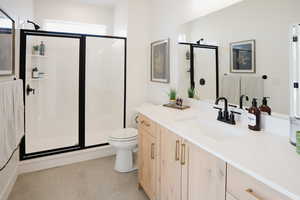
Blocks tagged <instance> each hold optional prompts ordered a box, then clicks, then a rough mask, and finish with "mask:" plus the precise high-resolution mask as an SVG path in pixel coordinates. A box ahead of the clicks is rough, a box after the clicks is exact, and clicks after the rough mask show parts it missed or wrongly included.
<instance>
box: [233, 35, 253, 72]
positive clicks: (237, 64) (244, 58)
mask: <svg viewBox="0 0 300 200" xmlns="http://www.w3.org/2000/svg"><path fill="white" fill-rule="evenodd" d="M230 72H232V73H255V40H248V41H241V42H233V43H231V44H230Z"/></svg>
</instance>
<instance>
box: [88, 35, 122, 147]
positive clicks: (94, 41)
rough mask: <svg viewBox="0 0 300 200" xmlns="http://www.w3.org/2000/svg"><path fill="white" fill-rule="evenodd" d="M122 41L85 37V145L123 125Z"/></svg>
mask: <svg viewBox="0 0 300 200" xmlns="http://www.w3.org/2000/svg"><path fill="white" fill-rule="evenodd" d="M125 56H126V53H125V40H124V38H106V37H86V78H85V88H86V90H85V93H86V95H85V146H94V145H99V144H104V143H107V142H108V137H109V136H110V135H111V132H112V131H114V130H116V129H121V128H123V127H124V126H125V123H124V121H125V114H124V113H125V64H126V61H125Z"/></svg>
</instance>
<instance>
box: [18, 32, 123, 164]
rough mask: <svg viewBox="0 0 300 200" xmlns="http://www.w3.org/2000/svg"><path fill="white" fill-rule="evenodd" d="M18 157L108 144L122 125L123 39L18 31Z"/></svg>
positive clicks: (36, 155)
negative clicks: (21, 115)
mask: <svg viewBox="0 0 300 200" xmlns="http://www.w3.org/2000/svg"><path fill="white" fill-rule="evenodd" d="M20 41H21V46H20V49H21V50H20V78H21V79H23V81H24V102H25V137H24V138H23V139H22V142H21V148H20V152H21V153H20V157H21V160H24V159H30V158H36V157H41V156H47V155H53V154H57V153H64V152H68V151H75V150H80V149H86V148H91V147H98V146H103V145H108V136H109V135H110V134H111V132H112V131H114V130H115V129H120V128H125V116H126V38H124V37H114V36H98V35H85V34H72V33H59V32H45V31H33V30H21V40H20Z"/></svg>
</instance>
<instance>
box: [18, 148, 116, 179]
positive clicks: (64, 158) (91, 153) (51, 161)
mask: <svg viewBox="0 0 300 200" xmlns="http://www.w3.org/2000/svg"><path fill="white" fill-rule="evenodd" d="M114 154H115V151H114V149H113V148H112V147H111V146H104V147H97V148H91V149H86V150H80V151H74V152H69V153H64V154H58V155H53V156H47V157H42V158H36V159H31V160H25V161H21V162H19V174H23V173H28V172H34V171H39V170H44V169H49V168H53V167H59V166H63V165H68V164H73V163H77V162H82V161H87V160H92V159H97V158H102V157H107V156H111V155H114Z"/></svg>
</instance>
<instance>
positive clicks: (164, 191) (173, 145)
mask: <svg viewBox="0 0 300 200" xmlns="http://www.w3.org/2000/svg"><path fill="white" fill-rule="evenodd" d="M160 144H161V146H160V162H161V170H160V174H161V175H160V185H161V187H160V199H161V200H180V199H181V164H180V145H181V138H180V137H178V136H177V135H175V134H174V133H171V132H170V131H168V130H167V129H164V128H162V132H161V139H160Z"/></svg>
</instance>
